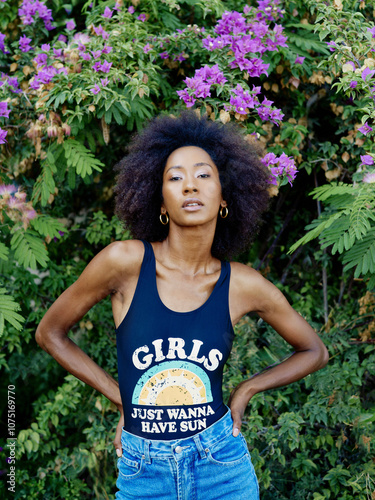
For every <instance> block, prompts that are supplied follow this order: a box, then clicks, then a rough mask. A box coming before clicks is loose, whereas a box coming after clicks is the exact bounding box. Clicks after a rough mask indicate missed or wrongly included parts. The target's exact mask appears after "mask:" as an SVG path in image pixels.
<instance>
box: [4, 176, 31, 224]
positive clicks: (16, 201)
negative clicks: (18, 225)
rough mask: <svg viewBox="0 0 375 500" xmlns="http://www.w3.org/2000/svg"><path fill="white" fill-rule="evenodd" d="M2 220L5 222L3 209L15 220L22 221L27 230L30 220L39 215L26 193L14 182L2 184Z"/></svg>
mask: <svg viewBox="0 0 375 500" xmlns="http://www.w3.org/2000/svg"><path fill="white" fill-rule="evenodd" d="M0 210H1V212H0V221H1V222H4V215H3V211H5V213H6V215H7V216H8V217H9V219H10V220H12V221H13V222H22V224H23V227H24V229H25V230H26V229H27V227H28V225H29V223H30V221H31V220H32V219H35V217H36V216H37V213H36V211H35V210H34V209H33V207H32V204H31V202H30V201H28V202H27V201H26V193H25V192H23V191H20V188H17V186H15V185H14V184H10V185H6V184H0Z"/></svg>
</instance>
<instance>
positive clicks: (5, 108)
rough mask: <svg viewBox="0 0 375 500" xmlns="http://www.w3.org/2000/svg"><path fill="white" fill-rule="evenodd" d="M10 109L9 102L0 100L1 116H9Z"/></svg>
mask: <svg viewBox="0 0 375 500" xmlns="http://www.w3.org/2000/svg"><path fill="white" fill-rule="evenodd" d="M9 113H10V109H8V103H7V102H6V101H5V102H4V101H3V102H0V116H3V117H4V118H9Z"/></svg>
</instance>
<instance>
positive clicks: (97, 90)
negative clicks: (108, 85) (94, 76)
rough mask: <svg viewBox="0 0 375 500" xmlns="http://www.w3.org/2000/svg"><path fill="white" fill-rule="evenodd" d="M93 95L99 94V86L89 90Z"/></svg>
mask: <svg viewBox="0 0 375 500" xmlns="http://www.w3.org/2000/svg"><path fill="white" fill-rule="evenodd" d="M90 90H91V92H92V93H93V94H99V92H100V87H99V85H97V84H96V85H94V88H92V89H90Z"/></svg>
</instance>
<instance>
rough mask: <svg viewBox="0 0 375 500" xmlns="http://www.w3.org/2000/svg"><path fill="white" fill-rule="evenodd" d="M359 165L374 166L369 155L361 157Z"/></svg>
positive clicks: (372, 159)
mask: <svg viewBox="0 0 375 500" xmlns="http://www.w3.org/2000/svg"><path fill="white" fill-rule="evenodd" d="M361 161H362V163H361V165H373V164H374V158H373V157H372V156H370V155H362V156H361Z"/></svg>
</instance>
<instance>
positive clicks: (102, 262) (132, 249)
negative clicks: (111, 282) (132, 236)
mask: <svg viewBox="0 0 375 500" xmlns="http://www.w3.org/2000/svg"><path fill="white" fill-rule="evenodd" d="M144 251H145V250H144V244H143V242H142V241H141V240H125V241H114V242H113V243H110V244H109V245H108V246H106V247H105V248H104V249H103V250H102V251H101V252H99V253H98V255H97V256H96V257H95V259H94V260H96V261H97V264H98V266H100V267H101V268H102V269H103V268H108V269H111V270H112V271H113V270H114V271H116V272H118V273H120V274H121V275H123V274H124V273H125V274H128V275H130V274H135V273H138V274H139V271H140V268H141V265H142V261H143V256H144Z"/></svg>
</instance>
